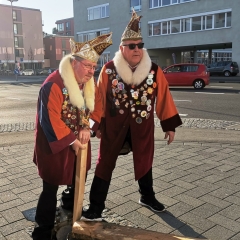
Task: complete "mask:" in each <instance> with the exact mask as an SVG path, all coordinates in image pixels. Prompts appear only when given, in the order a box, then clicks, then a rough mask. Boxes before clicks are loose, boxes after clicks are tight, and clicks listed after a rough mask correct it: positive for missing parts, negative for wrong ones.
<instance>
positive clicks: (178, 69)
mask: <svg viewBox="0 0 240 240" xmlns="http://www.w3.org/2000/svg"><path fill="white" fill-rule="evenodd" d="M180 67H181V66H180V65H177V66H173V67H170V68H169V69H168V70H167V72H168V73H172V72H180Z"/></svg>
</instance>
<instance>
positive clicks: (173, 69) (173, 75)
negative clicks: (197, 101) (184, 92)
mask: <svg viewBox="0 0 240 240" xmlns="http://www.w3.org/2000/svg"><path fill="white" fill-rule="evenodd" d="M163 73H164V75H165V77H166V79H167V81H168V84H169V86H193V87H194V88H196V89H202V88H204V87H205V86H206V85H208V84H209V72H207V67H206V66H205V65H204V64H199V63H179V64H174V65H171V66H169V67H167V68H165V69H163Z"/></svg>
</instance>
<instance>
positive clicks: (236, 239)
mask: <svg viewBox="0 0 240 240" xmlns="http://www.w3.org/2000/svg"><path fill="white" fill-rule="evenodd" d="M0 239H1V238H0ZM239 239H240V233H239V234H236V235H234V236H233V237H231V238H229V240H239Z"/></svg>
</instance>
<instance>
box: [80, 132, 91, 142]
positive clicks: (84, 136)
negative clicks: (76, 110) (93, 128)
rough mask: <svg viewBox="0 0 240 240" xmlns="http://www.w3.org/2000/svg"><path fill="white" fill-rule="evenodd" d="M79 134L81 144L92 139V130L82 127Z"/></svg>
mask: <svg viewBox="0 0 240 240" xmlns="http://www.w3.org/2000/svg"><path fill="white" fill-rule="evenodd" d="M78 136H79V141H80V142H81V144H86V143H87V142H88V141H89V139H90V130H88V129H81V130H80V132H79V135H78Z"/></svg>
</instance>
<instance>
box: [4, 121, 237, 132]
mask: <svg viewBox="0 0 240 240" xmlns="http://www.w3.org/2000/svg"><path fill="white" fill-rule="evenodd" d="M182 121H183V125H182V126H181V127H188V128H207V129H226V130H237V131H240V122H233V121H222V120H212V119H199V118H182ZM155 126H156V127H160V123H159V120H158V119H157V118H155ZM34 128H35V123H34V122H25V123H15V124H0V133H2V132H15V131H32V130H34Z"/></svg>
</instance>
